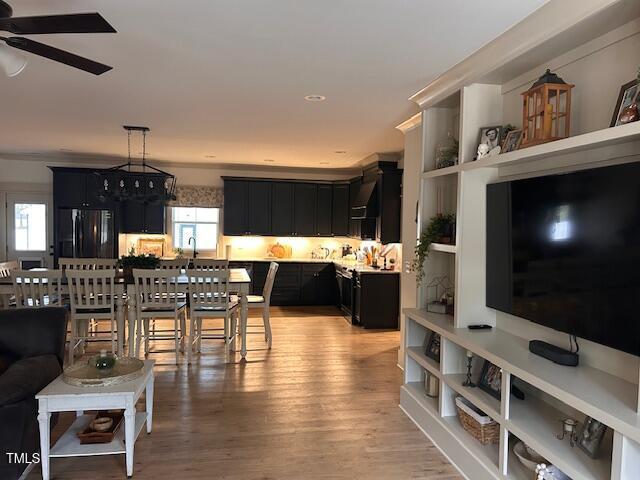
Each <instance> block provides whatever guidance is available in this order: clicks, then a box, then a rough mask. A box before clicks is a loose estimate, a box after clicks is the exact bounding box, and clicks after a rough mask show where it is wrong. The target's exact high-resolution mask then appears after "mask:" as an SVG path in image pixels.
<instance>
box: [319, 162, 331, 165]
mask: <svg viewBox="0 0 640 480" xmlns="http://www.w3.org/2000/svg"><path fill="white" fill-rule="evenodd" d="M320 165H329V162H320Z"/></svg>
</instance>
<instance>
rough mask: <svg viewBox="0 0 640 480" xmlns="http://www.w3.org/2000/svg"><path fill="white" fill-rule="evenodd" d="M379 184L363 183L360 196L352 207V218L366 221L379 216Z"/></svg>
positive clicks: (373, 182)
mask: <svg viewBox="0 0 640 480" xmlns="http://www.w3.org/2000/svg"><path fill="white" fill-rule="evenodd" d="M377 186H378V182H377V181H376V180H371V181H368V182H363V183H362V185H361V186H360V190H359V191H358V195H357V196H356V199H355V201H354V203H353V205H352V206H351V218H352V219H353V220H364V219H367V218H376V217H377V216H378V189H377Z"/></svg>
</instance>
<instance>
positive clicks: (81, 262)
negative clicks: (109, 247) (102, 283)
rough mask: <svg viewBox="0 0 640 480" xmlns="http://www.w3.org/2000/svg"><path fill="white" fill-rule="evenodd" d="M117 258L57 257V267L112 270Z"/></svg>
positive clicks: (62, 268) (63, 268)
mask: <svg viewBox="0 0 640 480" xmlns="http://www.w3.org/2000/svg"><path fill="white" fill-rule="evenodd" d="M117 263H118V260H116V259H115V258H59V259H58V267H59V268H60V269H61V270H63V271H65V270H113V269H115V268H116V265H117Z"/></svg>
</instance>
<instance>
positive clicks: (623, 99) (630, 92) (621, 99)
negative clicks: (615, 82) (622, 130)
mask: <svg viewBox="0 0 640 480" xmlns="http://www.w3.org/2000/svg"><path fill="white" fill-rule="evenodd" d="M638 97H640V85H639V84H638V80H637V79H636V80H631V81H630V82H629V83H625V84H624V85H623V86H622V87H620V93H619V94H618V101H617V102H616V108H615V109H614V111H613V118H612V119H611V126H612V127H617V126H618V125H621V122H620V114H621V113H622V111H623V110H624V109H625V108H627V107H628V106H629V105H631V104H632V103H633V102H637V101H640V98H638Z"/></svg>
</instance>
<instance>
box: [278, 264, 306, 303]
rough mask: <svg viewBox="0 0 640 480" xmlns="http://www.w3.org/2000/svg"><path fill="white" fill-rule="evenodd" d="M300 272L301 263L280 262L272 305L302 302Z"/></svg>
mask: <svg viewBox="0 0 640 480" xmlns="http://www.w3.org/2000/svg"><path fill="white" fill-rule="evenodd" d="M300 274H301V271H300V264H299V263H285V262H283V263H281V264H280V266H279V267H278V273H277V274H276V278H275V281H274V283H273V290H272V292H271V304H272V305H299V304H300V281H301V278H300Z"/></svg>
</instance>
